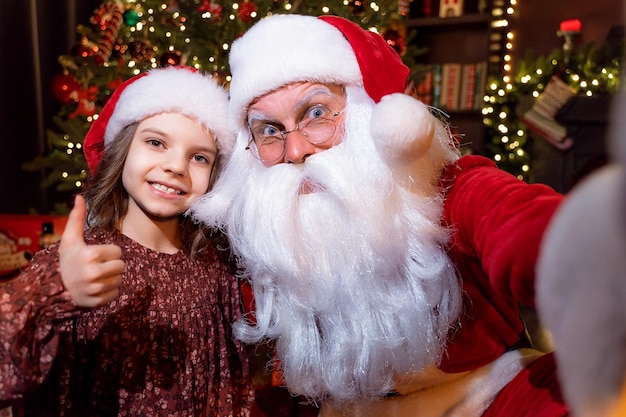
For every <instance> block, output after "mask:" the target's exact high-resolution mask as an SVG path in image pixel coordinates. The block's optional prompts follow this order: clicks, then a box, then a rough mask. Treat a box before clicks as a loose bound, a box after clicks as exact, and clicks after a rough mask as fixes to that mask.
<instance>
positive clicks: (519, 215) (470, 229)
mask: <svg viewBox="0 0 626 417" xmlns="http://www.w3.org/2000/svg"><path fill="white" fill-rule="evenodd" d="M446 176H447V181H444V182H443V185H444V186H445V185H446V184H448V185H449V188H448V192H447V196H446V204H445V217H446V220H447V221H448V223H449V224H450V226H452V228H453V229H454V230H456V237H455V242H454V243H455V244H456V245H459V246H460V249H461V250H462V251H463V252H465V254H471V256H475V257H476V258H477V259H478V260H479V262H480V264H481V266H482V269H483V270H484V272H485V274H486V276H487V277H488V280H489V282H490V284H491V286H492V287H493V288H494V289H495V290H496V291H497V292H498V293H500V294H502V295H504V296H513V297H514V298H515V299H516V300H517V301H518V302H519V303H521V304H524V305H528V306H534V305H535V300H534V298H535V264H536V262H537V257H538V254H539V247H540V244H541V239H542V237H543V234H544V231H545V229H546V227H547V225H548V223H549V221H550V219H551V218H552V215H553V213H554V211H555V210H556V208H557V206H558V205H559V203H560V202H561V201H562V199H563V196H562V195H561V194H559V193H557V192H555V191H554V190H552V189H551V188H550V187H548V186H545V185H542V184H528V183H526V182H523V181H521V180H519V179H517V178H516V177H514V176H513V175H511V174H509V173H507V172H505V171H502V170H500V169H498V168H497V167H496V165H495V164H494V163H493V162H491V161H490V160H488V159H486V158H482V157H465V158H461V160H459V161H458V163H457V165H456V166H455V168H454V169H451V170H449V171H448V172H447V174H446Z"/></svg>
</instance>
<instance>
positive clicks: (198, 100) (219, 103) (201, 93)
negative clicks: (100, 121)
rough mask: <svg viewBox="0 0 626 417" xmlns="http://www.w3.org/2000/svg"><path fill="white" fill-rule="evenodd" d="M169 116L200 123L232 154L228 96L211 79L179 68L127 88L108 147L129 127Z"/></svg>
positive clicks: (111, 126) (106, 137) (106, 140)
mask: <svg viewBox="0 0 626 417" xmlns="http://www.w3.org/2000/svg"><path fill="white" fill-rule="evenodd" d="M165 112H176V113H181V114H184V115H186V116H189V117H192V118H194V119H196V120H198V121H199V122H200V123H202V124H203V125H204V126H205V127H206V128H207V129H209V130H210V131H211V132H212V133H213V134H214V136H215V139H216V142H217V144H218V148H219V151H220V153H225V154H229V153H230V152H231V150H232V147H233V144H234V140H235V139H234V133H233V131H232V129H231V127H230V125H229V124H228V94H227V93H226V91H225V90H224V89H223V88H222V87H221V86H219V85H218V84H217V83H216V82H215V81H214V80H213V79H212V78H211V77H209V76H207V75H202V74H201V73H200V72H197V71H191V70H189V69H185V68H177V67H167V68H160V69H157V70H152V71H150V72H149V73H148V74H147V75H146V76H144V77H141V78H139V79H137V80H136V81H134V82H133V83H131V84H130V85H129V86H128V87H126V89H125V90H124V91H123V92H122V94H121V96H120V98H119V100H118V102H117V104H116V105H115V110H114V112H113V115H112V116H111V118H110V120H109V121H108V123H107V127H106V130H105V134H104V144H105V147H106V146H108V145H109V144H110V143H111V141H112V140H113V138H114V137H115V136H116V135H117V134H118V133H119V132H120V131H121V130H122V129H123V128H124V127H126V126H128V125H129V124H131V123H134V122H138V121H141V120H143V119H145V118H146V117H149V116H153V115H155V114H159V113H165Z"/></svg>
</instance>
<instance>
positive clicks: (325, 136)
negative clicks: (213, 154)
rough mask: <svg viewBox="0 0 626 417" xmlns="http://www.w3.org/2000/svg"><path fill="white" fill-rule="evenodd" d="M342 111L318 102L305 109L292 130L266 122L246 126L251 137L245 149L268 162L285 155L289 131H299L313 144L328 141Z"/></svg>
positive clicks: (334, 130)
mask: <svg viewBox="0 0 626 417" xmlns="http://www.w3.org/2000/svg"><path fill="white" fill-rule="evenodd" d="M342 112H343V110H342V111H339V112H336V113H333V112H332V111H331V110H330V109H329V108H328V107H326V106H323V105H319V104H318V105H315V106H312V107H309V108H308V109H307V110H306V112H305V113H304V118H303V119H302V120H301V121H300V122H299V123H298V124H297V125H296V128H295V129H293V130H279V129H278V128H277V127H276V126H274V125H271V124H268V123H261V124H257V125H254V126H248V128H249V129H250V134H251V135H252V138H251V139H250V142H248V146H246V149H247V150H249V151H250V152H251V153H252V155H254V156H255V157H256V158H257V159H259V160H261V161H262V162H267V163H269V162H275V161H277V160H279V159H280V158H282V157H283V156H284V155H285V144H286V141H287V135H288V134H290V133H293V132H298V131H299V132H300V134H301V135H302V137H303V138H304V139H305V140H306V141H307V142H309V143H311V144H313V145H320V144H322V143H325V142H328V141H329V140H330V138H332V137H333V135H334V134H335V132H336V131H337V116H339V115H340V114H341V113H342Z"/></svg>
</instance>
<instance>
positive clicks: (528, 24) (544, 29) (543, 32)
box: [513, 0, 624, 61]
mask: <svg viewBox="0 0 626 417" xmlns="http://www.w3.org/2000/svg"><path fill="white" fill-rule="evenodd" d="M516 11H517V14H516V18H515V19H514V20H513V25H514V26H513V28H514V30H515V44H514V45H515V50H514V53H513V55H514V57H515V61H517V59H519V58H523V57H524V56H525V54H526V51H527V50H532V51H533V52H534V54H535V56H539V55H547V54H549V53H550V52H551V51H552V50H553V49H554V48H561V47H562V46H563V38H560V37H558V36H557V34H556V32H557V30H559V26H560V23H561V22H562V21H564V20H569V19H579V20H580V21H581V23H582V32H581V34H580V36H577V37H576V38H575V43H576V44H577V45H583V44H586V43H589V42H594V43H596V44H599V43H601V42H602V41H604V39H605V38H606V36H607V34H608V32H609V30H610V29H611V27H613V26H619V25H624V1H623V0H548V1H546V0H518V6H517V7H516Z"/></svg>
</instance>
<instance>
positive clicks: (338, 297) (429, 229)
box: [193, 97, 461, 401]
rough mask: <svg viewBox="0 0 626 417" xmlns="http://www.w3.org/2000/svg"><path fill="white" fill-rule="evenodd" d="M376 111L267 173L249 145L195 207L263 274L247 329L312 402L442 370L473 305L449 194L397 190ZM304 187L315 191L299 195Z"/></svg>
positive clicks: (253, 273) (255, 274) (361, 111)
mask: <svg viewBox="0 0 626 417" xmlns="http://www.w3.org/2000/svg"><path fill="white" fill-rule="evenodd" d="M349 98H350V97H349ZM371 106H372V104H371V103H370V102H366V103H363V104H356V103H351V102H350V101H349V107H348V109H349V111H348V112H347V114H346V118H347V120H346V126H347V128H346V138H347V140H344V142H343V143H341V144H340V145H337V146H335V147H333V148H331V149H329V150H327V151H325V152H322V153H320V154H316V155H313V156H311V157H309V158H308V159H307V160H306V162H305V163H304V164H296V165H292V164H280V165H276V166H274V167H271V168H266V167H264V166H263V165H262V164H261V163H260V162H259V161H256V160H254V159H253V157H252V156H251V155H249V154H248V152H247V151H244V150H243V147H244V146H241V145H242V143H243V142H245V141H246V138H243V137H240V138H239V141H240V143H239V144H238V145H239V146H236V149H235V153H234V155H233V157H232V159H231V161H230V164H229V165H228V167H227V169H226V171H225V172H224V174H223V175H222V177H221V178H220V180H219V181H218V183H217V184H216V186H215V188H214V190H213V192H211V193H210V194H208V195H207V196H206V197H205V198H203V200H201V201H200V202H199V203H198V204H197V205H196V206H195V207H194V208H193V213H194V215H195V216H196V217H197V218H198V219H200V220H202V221H204V222H206V223H207V224H209V225H211V226H222V227H226V229H227V231H228V235H229V239H230V242H231V245H232V248H233V250H234V252H235V253H236V254H237V256H238V257H239V258H240V261H241V265H242V266H243V268H244V269H245V271H246V273H247V274H249V277H250V278H251V281H252V285H253V289H254V297H255V302H256V323H253V324H251V323H244V322H239V323H236V326H235V329H236V334H237V335H238V337H240V338H241V339H242V340H244V341H246V342H250V343H254V342H258V341H261V340H263V339H266V338H269V339H275V341H276V349H277V354H278V359H279V360H280V364H281V369H282V371H283V377H284V380H285V383H286V385H287V387H288V388H289V389H290V391H291V392H292V393H294V394H301V395H305V396H307V397H309V398H311V399H313V400H321V399H325V398H329V397H330V398H333V399H334V400H339V401H342V400H352V399H356V398H361V397H368V398H373V397H377V396H381V395H384V394H385V393H387V392H388V391H389V390H391V389H392V388H393V385H394V380H395V378H396V377H397V376H401V375H404V374H406V373H409V372H416V371H420V370H422V369H424V368H426V367H428V366H432V365H434V364H435V365H436V364H438V363H439V361H440V358H441V354H442V352H443V349H444V348H445V341H446V335H447V333H448V331H449V329H450V326H451V325H452V324H453V323H454V322H455V320H456V319H457V317H458V314H459V310H460V305H461V290H460V284H459V282H458V279H457V277H456V275H455V272H454V267H453V266H452V264H451V261H450V260H449V258H448V256H447V254H446V252H445V245H446V243H447V239H448V237H449V236H448V232H447V231H446V230H445V229H444V228H443V227H441V226H440V219H441V214H442V207H443V204H442V198H441V196H440V195H432V192H431V193H430V195H426V194H428V193H426V192H424V193H420V191H423V190H421V189H419V186H417V187H416V188H414V189H412V191H413V192H409V191H407V190H406V189H405V188H403V187H401V186H399V185H398V184H397V183H395V182H394V180H393V176H392V173H391V172H390V171H389V169H388V168H387V167H386V166H385V165H384V164H383V163H382V162H381V160H380V159H379V157H378V155H377V153H376V151H375V149H374V146H373V143H372V141H371V138H370V137H369V134H368V131H367V130H368V129H367V120H369V112H370V111H371ZM356 107H360V108H358V109H357V108H356ZM357 115H358V116H357ZM243 152H246V153H245V154H244V153H243ZM305 180H307V181H308V182H310V183H313V184H315V185H316V191H315V192H313V193H310V194H301V193H300V192H299V190H300V187H301V185H302V183H303V181H305ZM424 189H425V190H426V189H427V190H432V186H431V185H428V184H425V186H424Z"/></svg>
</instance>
